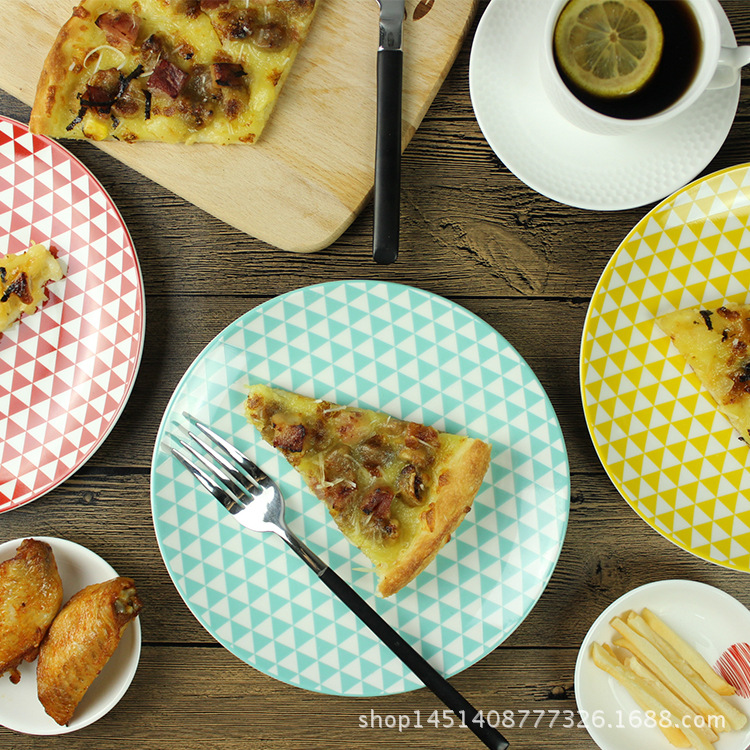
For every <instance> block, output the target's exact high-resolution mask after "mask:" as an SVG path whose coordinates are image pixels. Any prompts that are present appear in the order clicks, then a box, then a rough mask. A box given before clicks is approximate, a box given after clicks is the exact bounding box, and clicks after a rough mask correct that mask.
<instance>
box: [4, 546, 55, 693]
mask: <svg viewBox="0 0 750 750" xmlns="http://www.w3.org/2000/svg"><path fill="white" fill-rule="evenodd" d="M62 599H63V587H62V581H61V580H60V574H59V573H58V571H57V563H56V562H55V556H54V554H53V553H52V547H50V546H49V544H47V543H46V542H40V541H39V540H37V539H24V540H23V541H22V542H21V544H20V545H19V547H18V549H17V550H16V556H15V557H13V558H12V559H10V560H6V561H5V562H4V563H2V564H0V675H2V674H3V673H5V672H7V671H10V680H11V682H13V683H14V684H15V683H17V682H18V681H19V680H20V679H21V674H20V673H19V671H18V665H19V664H20V663H21V661H23V660H26V661H34V659H36V656H37V653H38V651H39V644H40V643H41V641H42V638H44V636H45V634H46V633H47V630H48V628H49V626H50V624H51V623H52V620H53V619H54V617H55V615H56V614H57V613H58V611H59V610H60V605H61V604H62Z"/></svg>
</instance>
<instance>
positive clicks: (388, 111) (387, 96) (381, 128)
mask: <svg viewBox="0 0 750 750" xmlns="http://www.w3.org/2000/svg"><path fill="white" fill-rule="evenodd" d="M378 4H379V5H380V45H379V48H378V61H377V130H376V134H375V190H374V198H373V204H374V228H373V259H374V260H375V262H376V263H384V264H385V263H393V262H394V261H395V260H396V259H397V258H398V248H399V224H400V213H401V99H402V89H403V65H404V63H403V50H402V32H403V24H404V0H378Z"/></svg>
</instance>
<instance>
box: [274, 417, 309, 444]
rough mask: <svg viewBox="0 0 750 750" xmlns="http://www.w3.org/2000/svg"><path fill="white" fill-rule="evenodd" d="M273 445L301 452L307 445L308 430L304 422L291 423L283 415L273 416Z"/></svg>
mask: <svg viewBox="0 0 750 750" xmlns="http://www.w3.org/2000/svg"><path fill="white" fill-rule="evenodd" d="M273 428H274V436H273V445H274V447H275V448H278V449H279V450H282V451H289V452H290V453H300V452H301V451H302V449H303V448H304V445H305V435H306V434H307V430H306V429H305V426H304V425H303V424H290V423H289V422H287V421H286V420H285V419H284V417H283V416H281V415H278V414H277V415H275V416H274V418H273Z"/></svg>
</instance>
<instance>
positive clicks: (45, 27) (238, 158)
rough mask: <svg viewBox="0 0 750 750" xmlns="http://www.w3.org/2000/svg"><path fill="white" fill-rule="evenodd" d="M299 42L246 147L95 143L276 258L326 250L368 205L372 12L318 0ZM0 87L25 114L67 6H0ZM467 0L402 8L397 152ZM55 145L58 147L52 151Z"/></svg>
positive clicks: (354, 0)
mask: <svg viewBox="0 0 750 750" xmlns="http://www.w3.org/2000/svg"><path fill="white" fill-rule="evenodd" d="M319 2H320V6H319V8H318V14H317V16H316V18H315V19H314V21H313V26H312V28H311V31H310V36H309V37H308V39H307V42H306V44H305V46H304V47H303V48H302V50H301V52H300V54H299V56H298V57H297V60H296V62H295V65H294V68H293V70H292V72H291V74H290V76H289V78H288V79H287V82H286V85H285V86H284V89H283V90H282V92H281V96H280V98H279V101H278V102H277V105H276V109H275V110H274V112H273V115H272V117H271V120H270V121H269V123H268V125H267V126H266V129H265V130H264V132H263V135H262V136H261V138H260V140H259V141H258V143H256V144H254V145H232V146H211V145H206V144H196V145H192V146H181V145H162V144H154V143H137V144H126V143H117V142H113V143H102V144H97V145H99V146H100V147H101V148H102V149H103V150H105V151H106V152H107V153H109V154H112V155H113V156H114V157H115V158H117V159H119V160H120V161H122V162H124V163H125V164H128V165H129V166H131V167H132V168H133V169H136V170H138V171H139V172H141V173H142V174H144V175H146V176H147V177H149V178H150V179H152V180H154V181H155V182H158V183H159V184H161V185H163V186H164V187H166V188H168V189H169V190H171V191H173V192H174V193H177V194H178V195H180V196H182V197H183V198H185V199H187V200H189V201H191V202H192V203H194V204H195V205H196V206H199V207H200V208H202V209H204V210H206V211H208V212H209V213H211V214H213V215H214V216H217V217H218V218H220V219H222V220H223V221H226V222H227V223H228V224H231V225H232V226H235V227H237V228H239V229H241V230H243V231H245V232H247V233H248V234H250V235H252V236H254V237H257V238H258V239H260V240H262V241H264V242H266V243H268V244H270V245H273V246H275V247H278V248H282V249H284V250H292V251H298V252H310V251H314V250H319V249H321V248H324V247H327V246H328V245H330V244H331V243H332V242H333V241H334V240H336V239H337V238H338V237H339V236H340V235H341V233H342V232H343V231H344V230H345V229H346V228H347V227H348V226H349V224H350V223H351V222H352V220H353V219H354V217H355V216H356V215H357V213H358V212H359V211H360V209H361V208H362V206H363V205H364V204H365V203H366V201H367V200H368V198H369V196H370V192H371V189H372V186H373V168H374V153H375V93H376V73H375V65H376V55H377V47H378V15H379V10H378V5H377V3H376V1H375V0H319ZM2 5H3V10H4V11H5V12H4V13H3V23H2V24H0V88H3V89H5V90H6V91H7V92H8V93H10V94H12V95H13V96H15V97H17V98H18V99H20V100H21V101H23V102H25V103H26V104H29V105H31V103H32V102H33V99H34V93H35V90H36V84H37V79H38V77H39V72H40V71H41V68H42V63H43V61H44V58H45V57H46V55H47V52H48V50H49V48H50V47H51V45H52V42H53V40H54V38H55V36H56V35H57V32H58V30H59V29H60V27H61V26H62V24H63V23H64V22H65V21H66V20H67V19H68V18H69V17H70V14H71V11H72V9H73V7H74V5H75V2H74V0H2ZM476 7H477V0H407V1H406V8H407V16H406V20H405V22H404V100H403V142H404V146H406V144H407V143H408V142H409V140H410V139H411V137H412V136H413V134H414V132H415V130H416V129H417V127H418V125H419V123H420V122H421V121H422V117H423V116H424V114H425V112H426V111H427V109H428V107H429V105H430V103H431V102H432V100H433V98H434V96H435V94H436V93H437V91H438V89H439V88H440V85H441V84H442V82H443V80H444V79H445V76H446V75H447V73H448V70H449V69H450V66H451V64H452V63H453V61H454V59H455V56H456V54H457V53H458V50H459V48H460V46H461V43H462V41H463V39H464V37H465V35H466V32H467V31H468V28H469V25H470V23H471V20H472V18H473V15H474V13H475V11H476ZM63 143H64V142H63Z"/></svg>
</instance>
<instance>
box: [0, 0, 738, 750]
mask: <svg viewBox="0 0 750 750" xmlns="http://www.w3.org/2000/svg"><path fill="white" fill-rule="evenodd" d="M368 1H369V0H368ZM441 2H442V0H436V3H435V8H437V6H438V4H439V3H441ZM722 5H723V6H724V8H725V9H726V11H727V14H728V15H729V18H730V19H731V21H732V23H733V25H734V28H735V33H736V36H737V38H738V40H739V41H740V42H743V43H750V4H747V3H746V2H745V0H722ZM486 6H487V0H481V2H480V7H479V11H480V14H481V11H482V10H483V9H484V8H485V7H486ZM431 12H432V11H431ZM474 28H475V25H474V26H473V27H472V29H471V30H470V33H469V35H468V38H467V40H466V42H465V43H464V45H463V46H462V48H461V50H460V53H459V55H458V57H457V59H456V62H455V64H454V66H453V67H452V69H451V70H450V72H449V73H448V75H447V77H446V78H445V81H444V83H443V85H442V87H441V89H440V91H439V93H438V94H437V96H436V98H435V100H434V102H433V104H432V106H431V107H430V109H429V111H428V112H427V114H426V115H425V117H424V120H423V121H422V123H421V125H420V127H419V129H418V130H417V131H416V133H415V135H414V137H413V139H412V140H411V142H410V144H409V146H408V147H407V149H406V151H405V154H404V174H403V178H404V190H403V203H402V225H403V233H404V236H405V243H404V248H403V251H402V254H401V256H400V258H399V261H398V262H397V263H396V264H394V265H393V266H388V267H381V266H375V265H373V264H372V262H371V260H370V255H371V250H370V248H371V235H372V209H371V208H370V207H369V206H365V207H364V209H363V211H362V212H361V213H360V215H359V216H358V217H357V218H355V219H354V221H353V222H352V223H351V225H350V226H349V228H348V229H347V230H346V231H345V232H344V233H343V234H342V235H341V236H340V237H339V238H338V239H337V240H336V241H335V242H334V243H333V244H332V245H331V246H330V247H328V248H326V249H324V250H321V251H320V252H317V253H314V254H308V255H296V254H290V253H287V252H283V251H281V250H277V249H274V248H272V247H269V245H268V244H266V243H264V242H262V241H260V240H258V239H255V238H253V237H250V236H248V235H247V234H246V233H244V232H242V231H241V230H238V229H237V228H235V227H233V226H231V225H228V224H226V223H224V222H222V221H221V220H219V219H217V218H215V217H214V216H212V215H210V214H208V213H206V212H204V211H202V210H200V209H196V208H195V207H194V206H193V205H191V204H190V203H189V202H187V201H186V200H184V199H183V198H181V197H180V196H178V195H176V194H174V193H172V192H170V191H169V190H167V189H165V188H164V187H162V186H160V185H159V184H157V183H155V182H153V181H151V180H149V179H147V178H146V177H144V176H143V175H142V174H140V173H138V172H136V171H134V170H132V169H130V168H128V167H127V166H125V165H123V164H122V163H120V162H119V161H117V160H116V159H114V158H112V157H110V156H109V155H108V154H106V153H104V152H102V151H101V150H100V149H98V148H96V147H94V146H93V145H91V144H89V143H76V144H72V145H71V150H72V151H73V152H74V153H75V154H76V155H77V156H78V157H79V158H80V159H81V160H82V161H84V163H86V164H87V165H88V166H89V167H90V168H91V169H92V170H93V171H94V173H95V174H96V176H97V177H98V178H99V179H100V180H101V181H102V183H103V184H104V185H105V187H106V188H107V190H108V191H109V192H110V193H111V195H112V197H113V198H114V200H115V202H116V204H117V206H118V207H119V209H120V211H121V212H122V214H123V216H124V218H125V221H126V223H127V225H128V227H129V228H130V231H131V233H132V235H133V238H134V241H135V245H136V248H137V251H138V254H139V258H140V261H141V265H142V268H143V274H144V279H145V287H146V296H147V304H146V307H147V314H146V325H147V328H146V345H145V352H144V359H143V363H142V366H141V370H140V373H139V376H138V379H137V381H136V385H135V389H134V392H133V395H132V397H131V399H130V401H129V403H128V405H127V407H126V408H125V411H124V413H123V415H122V418H121V419H120V420H119V422H118V423H117V425H116V426H115V429H114V430H113V431H112V433H111V434H110V436H109V437H108V439H107V440H106V441H105V443H104V444H103V445H102V447H101V448H100V450H99V451H98V452H97V453H96V454H95V455H94V456H93V457H92V459H91V460H90V461H89V462H88V463H87V464H86V465H85V466H84V467H83V468H82V469H81V470H79V471H78V472H77V473H76V475H75V476H74V477H72V478H71V479H70V480H69V481H67V482H65V483H64V484H63V485H61V486H60V487H58V488H57V489H55V490H54V491H52V492H50V493H49V494H48V495H46V496H44V497H42V498H40V499H39V500H37V501H35V502H34V503H31V504H29V505H27V506H24V507H22V508H18V509H16V510H14V511H12V512H11V513H7V514H4V515H2V516H0V541H4V540H6V539H12V538H16V537H21V536H27V535H32V534H37V535H50V536H61V537H65V538H68V539H71V540H73V541H76V542H79V543H81V544H83V545H85V546H87V547H89V548H91V549H93V550H94V551H96V552H98V553H99V554H101V555H102V556H104V557H105V558H106V559H107V560H108V561H109V562H111V563H112V564H113V565H114V566H115V568H116V569H118V570H121V571H123V572H125V573H128V574H130V575H132V576H134V577H135V578H136V580H137V581H139V583H140V585H141V587H142V589H143V591H144V599H145V603H146V609H145V610H144V613H143V618H142V626H143V633H144V641H145V645H144V650H143V654H142V657H141V663H140V666H139V669H138V673H137V675H136V680H135V682H134V684H133V686H132V687H131V689H130V690H129V691H128V693H127V694H126V696H125V697H124V698H123V700H122V702H121V703H120V704H119V705H118V706H117V707H116V709H115V710H113V711H112V712H111V713H110V714H108V715H107V716H105V717H104V718H103V719H101V720H100V721H99V722H97V723H96V724H94V725H92V726H90V727H88V728H87V729H85V730H82V731H80V732H77V733H74V734H70V735H66V736H63V737H59V738H56V739H55V740H54V746H55V748H57V749H59V750H115V749H117V750H119V748H121V747H122V745H123V743H124V742H127V743H128V744H130V745H132V746H133V747H138V748H143V749H144V750H204V749H205V750H213V748H215V747H226V748H227V749H228V750H234V748H237V750H240V749H241V750H247V748H252V750H292V749H294V750H298V749H299V748H310V749H314V750H339V749H342V750H343V749H344V748H346V750H371V749H372V748H388V749H389V750H398V749H400V748H420V749H421V748H425V749H426V748H435V747H445V748H461V749H463V748H466V749H467V750H469V749H470V748H478V747H481V745H479V744H478V743H477V741H476V740H475V739H474V737H473V735H471V734H470V733H468V732H466V731H465V730H458V731H456V730H454V729H448V728H446V727H440V728H436V727H432V726H430V725H425V726H424V728H423V729H413V728H412V729H410V730H409V731H403V732H399V731H398V730H397V729H390V730H389V729H385V728H383V729H364V728H360V727H359V716H360V715H365V714H369V712H370V711H373V712H374V713H375V714H379V715H382V716H385V715H387V714H391V715H394V716H396V715H399V714H404V715H405V714H411V715H412V716H413V712H414V711H416V710H421V711H422V712H423V714H424V712H428V713H429V712H431V711H432V710H434V709H438V710H442V706H440V705H438V704H437V702H436V701H435V699H434V698H433V697H432V695H431V694H430V693H428V692H427V691H425V690H420V691H415V692H413V693H408V694H405V695H401V696H390V697H387V698H377V699H346V698H340V697H334V696H325V695H318V694H314V693H308V692H305V691H301V690H299V689H296V688H293V687H290V686H288V685H285V684H282V683H279V682H277V681H274V680H272V679H270V678H268V677H267V676H265V675H263V674H261V673H259V672H257V671H256V670H254V669H252V668H251V667H248V666H246V665H244V664H243V663H242V662H240V661H239V660H238V659H236V658H235V657H234V656H232V655H231V654H230V653H228V652H227V651H225V650H224V649H223V648H222V647H221V646H219V645H218V644H216V643H215V642H214V641H213V639H212V638H211V637H210V636H209V634H208V633H207V632H206V631H205V630H204V629H203V628H202V626H201V625H200V624H199V623H198V622H197V621H196V620H195V618H194V617H193V616H192V615H191V614H190V612H189V611H188V609H187V607H186V606H185V605H184V603H183V602H182V599H181V598H180V597H179V595H178V594H177V591H176V589H175V588H174V586H173V585H172V583H171V580H170V578H169V575H168V573H167V571H166V569H165V567H164V564H163V562H162V560H161V556H160V554H159V551H158V546H157V544H156V540H155V538H154V533H153V524H152V520H151V512H150V497H149V476H148V474H149V466H150V460H151V459H150V457H151V451H152V449H153V444H154V440H155V437H156V429H157V426H158V424H159V421H160V419H161V415H162V414H163V411H164V408H165V407H166V404H167V401H168V399H169V396H170V395H171V392H172V390H173V388H174V387H175V385H176V384H177V382H178V380H179V379H180V377H181V376H182V374H183V373H184V371H185V369H186V368H187V366H188V365H189V364H190V362H191V361H192V359H193V358H194V357H195V356H196V355H197V354H198V353H199V352H200V350H201V349H202V348H203V347H204V346H205V345H206V344H207V343H208V342H209V341H210V340H211V338H213V336H215V335H216V334H217V333H219V332H220V331H221V330H222V329H223V328H224V327H225V326H226V325H227V324H229V323H231V322H232V321H233V320H235V319H236V318H237V317H238V316H239V315H241V314H242V313H244V312H245V311H246V310H249V309H251V308H252V307H254V306H256V305H258V304H260V303H262V302H263V301H265V300H267V299H269V298H270V297H273V296H275V295H277V294H280V293H282V292H285V291H289V290H291V289H296V288H298V287H300V286H303V285H305V284H312V283H318V282H322V281H331V280H338V279H356V278H371V279H384V280H389V281H395V282H399V283H406V284H412V285H414V286H417V287H420V288H423V289H426V290H429V291H431V292H434V293H437V294H441V295H443V296H445V297H448V298H450V299H452V300H454V301H456V302H458V303H459V304H462V305H464V306H465V307H467V308H468V309H469V310H471V311H472V312H474V313H476V314H477V315H479V316H481V317H482V318H483V319H485V320H486V321H487V322H488V323H489V324H490V325H492V326H493V327H494V328H495V329H496V330H498V331H499V332H500V333H501V334H502V335H503V336H505V337H506V338H507V339H508V341H509V342H511V343H512V344H513V345H514V346H515V347H516V348H517V349H518V351H519V352H520V353H521V354H522V356H523V357H524V358H525V359H526V361H527V362H528V363H529V365H530V366H531V367H532V369H533V370H534V372H535V373H536V374H537V376H538V377H539V379H540V380H541V382H542V384H543V386H544V387H545V389H546V391H547V393H548V394H549V396H550V399H551V401H552V404H553V406H554V408H555V410H556V412H557V414H558V416H559V418H560V422H561V425H562V429H563V434H564V437H565V440H566V446H567V449H568V453H569V458H570V466H571V481H572V497H571V509H570V519H569V524H568V530H567V534H566V537H565V542H564V544H563V548H562V552H561V555H560V560H559V562H558V564H557V567H556V568H555V571H554V573H553V575H552V578H551V580H550V582H549V584H548V586H547V588H546V590H545V591H544V593H543V595H542V597H541V598H540V600H539V602H538V604H537V605H536V606H535V607H534V609H533V610H532V611H531V613H530V614H529V616H528V617H527V618H526V619H525V620H524V622H523V623H522V624H521V625H520V626H519V628H518V629H517V630H516V631H515V632H514V633H513V634H512V635H511V636H510V637H509V638H508V639H507V640H506V641H505V642H504V643H503V644H501V645H500V646H499V647H498V648H496V649H495V650H494V651H492V652H491V653H490V654H488V655H487V656H486V657H485V658H484V659H482V660H481V661H480V662H479V663H478V664H476V665H474V666H473V667H471V668H469V669H467V670H465V671H464V672H462V673H461V674H459V675H456V676H455V677H453V678H452V679H451V682H452V683H453V684H454V685H455V686H456V687H457V688H458V689H459V690H461V691H463V692H464V693H465V694H466V695H467V697H468V698H469V699H470V700H471V701H472V702H474V704H475V705H476V706H477V707H478V708H483V709H485V710H486V711H489V710H497V711H502V710H506V709H507V710H511V711H513V712H514V716H515V719H516V721H517V720H518V717H519V716H520V712H521V711H522V710H531V711H534V710H539V711H544V712H545V713H544V714H543V716H544V717H545V719H544V720H543V721H541V722H540V723H539V725H538V727H537V728H533V726H531V725H528V724H527V726H525V727H523V728H518V727H515V728H511V729H508V730H507V732H506V734H507V736H508V738H509V740H510V741H511V747H512V748H519V749H520V748H555V749H556V750H595V748H596V746H595V744H594V743H593V741H592V740H591V739H590V738H589V736H588V734H587V733H586V731H585V729H582V728H580V727H577V726H576V727H572V728H568V727H565V726H563V723H562V721H561V720H562V718H564V715H561V720H560V723H556V724H555V725H553V726H550V718H551V716H552V710H553V709H559V710H561V711H566V710H570V711H572V710H575V708H576V706H575V691H574V686H573V670H574V666H575V659H576V656H577V652H578V645H579V644H580V642H581V639H582V638H583V636H584V634H585V633H586V631H587V629H588V627H589V626H590V625H591V623H592V622H593V620H594V619H595V618H596V617H597V616H598V615H599V613H600V612H601V611H602V610H603V609H604V608H605V607H606V606H607V605H608V604H609V603H610V602H612V601H613V600H614V599H616V598H617V597H618V596H620V595H621V594H623V593H625V592H626V591H629V590H630V589H632V588H634V587H636V586H638V585H641V584H643V583H647V582H649V581H653V580H660V579H667V578H687V579H692V580H698V581H703V582H705V583H709V584H712V585H715V586H718V587H719V588H722V589H723V590H725V591H727V592H728V593H729V594H731V595H733V596H735V597H737V598H738V599H739V600H740V601H741V602H742V603H743V604H745V605H750V588H748V576H747V575H746V574H743V573H739V572H736V571H731V570H727V569H724V568H721V567H719V566H716V565H711V564H709V563H706V562H704V561H702V560H699V559H698V558H696V557H694V556H692V555H690V554H688V553H686V552H684V551H682V550H680V549H678V548H677V547H675V546H674V545H673V544H672V543H671V542H669V541H667V540H666V539H664V538H663V537H661V536H660V535H659V534H658V533H657V532H655V531H653V530H652V529H651V528H650V527H648V526H647V525H646V524H645V523H644V522H643V521H642V520H641V519H640V518H639V517H638V516H637V515H636V514H635V513H634V512H633V511H632V510H631V509H630V507H629V506H628V504H627V503H626V502H625V501H624V500H623V499H622V498H621V497H620V495H619V494H618V492H617V491H616V489H615V488H614V487H613V485H612V483H611V482H610V481H609V479H608V477H607V475H606V474H605V473H604V471H603V469H602V467H601V464H600V462H599V459H598V458H597V456H596V454H595V452H594V450H593V447H592V444H591V440H590V438H589V435H588V430H587V428H586V424H585V421H584V419H583V414H582V409H581V401H580V391H579V382H578V353H579V346H580V337H581V329H582V326H583V321H584V318H585V314H586V309H587V306H588V302H589V299H590V297H591V294H592V292H593V290H594V287H595V286H596V283H597V281H598V279H599V276H600V274H601V272H602V270H603V269H604V266H605V265H606V263H607V261H608V260H609V258H610V257H611V255H612V253H613V252H614V250H615V249H616V248H617V246H618V244H619V243H620V242H621V240H622V239H623V238H624V237H625V235H626V234H627V233H628V232H629V231H630V229H631V228H632V227H633V226H634V225H635V224H636V223H637V221H638V220H639V219H640V218H641V217H642V216H643V214H644V213H645V211H646V210H647V209H648V208H649V207H648V206H646V207H643V208H641V209H633V210H627V211H621V212H608V213H599V212H588V211H584V210H580V209H574V208H570V207H567V206H564V205H561V204H559V203H555V202H554V201H551V200H549V199H547V198H545V197H543V196H540V195H538V194H536V193H534V192H533V191H532V190H530V189H529V188H527V187H526V186H525V185H524V184H522V183H521V182H520V181H519V180H518V179H517V178H516V177H515V176H514V175H513V174H511V173H510V172H509V171H508V169H507V168H506V167H505V166H504V165H503V164H502V162H500V160H499V159H498V158H497V157H496V156H495V155H494V154H493V152H492V151H491V149H490V148H489V146H488V145H487V143H486V142H485V141H484V139H483V138H482V135H481V132H480V131H479V128H478V126H477V123H476V121H475V119H474V116H473V111H472V107H471V101H470V98H469V92H468V66H469V53H470V47H471V38H472V33H471V32H472V31H473V29H474ZM0 54H1V53H0ZM749 85H750V75H749V72H748V71H746V72H744V73H743V84H742V90H741V97H740V105H739V109H738V113H737V117H736V120H735V123H734V125H733V127H732V130H731V132H730V134H729V137H728V139H727V141H726V143H725V144H724V146H723V148H722V150H721V151H720V152H719V154H718V155H717V156H716V158H715V159H714V160H713V161H712V162H711V164H710V165H709V166H708V167H707V169H706V170H705V171H706V172H712V171H714V170H717V169H721V168H724V167H728V166H731V165H733V164H739V163H743V162H747V161H750V146H749V145H748V144H750V89H749V88H748V87H749ZM0 112H2V113H3V114H5V115H8V116H14V117H16V118H18V119H21V120H24V119H28V107H27V106H26V105H25V104H24V103H23V102H21V101H19V100H17V99H14V98H12V97H10V96H7V95H2V94H0ZM537 716H538V715H532V718H533V719H535V718H536V717H537ZM532 724H533V722H532ZM52 744H53V743H52V742H51V741H50V740H45V739H43V738H36V737H26V736H21V735H16V734H14V733H12V732H9V731H7V730H4V729H1V728H0V749H2V750H6V749H7V750H28V749H30V748H33V749H35V750H36V748H47V747H51V746H52Z"/></svg>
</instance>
